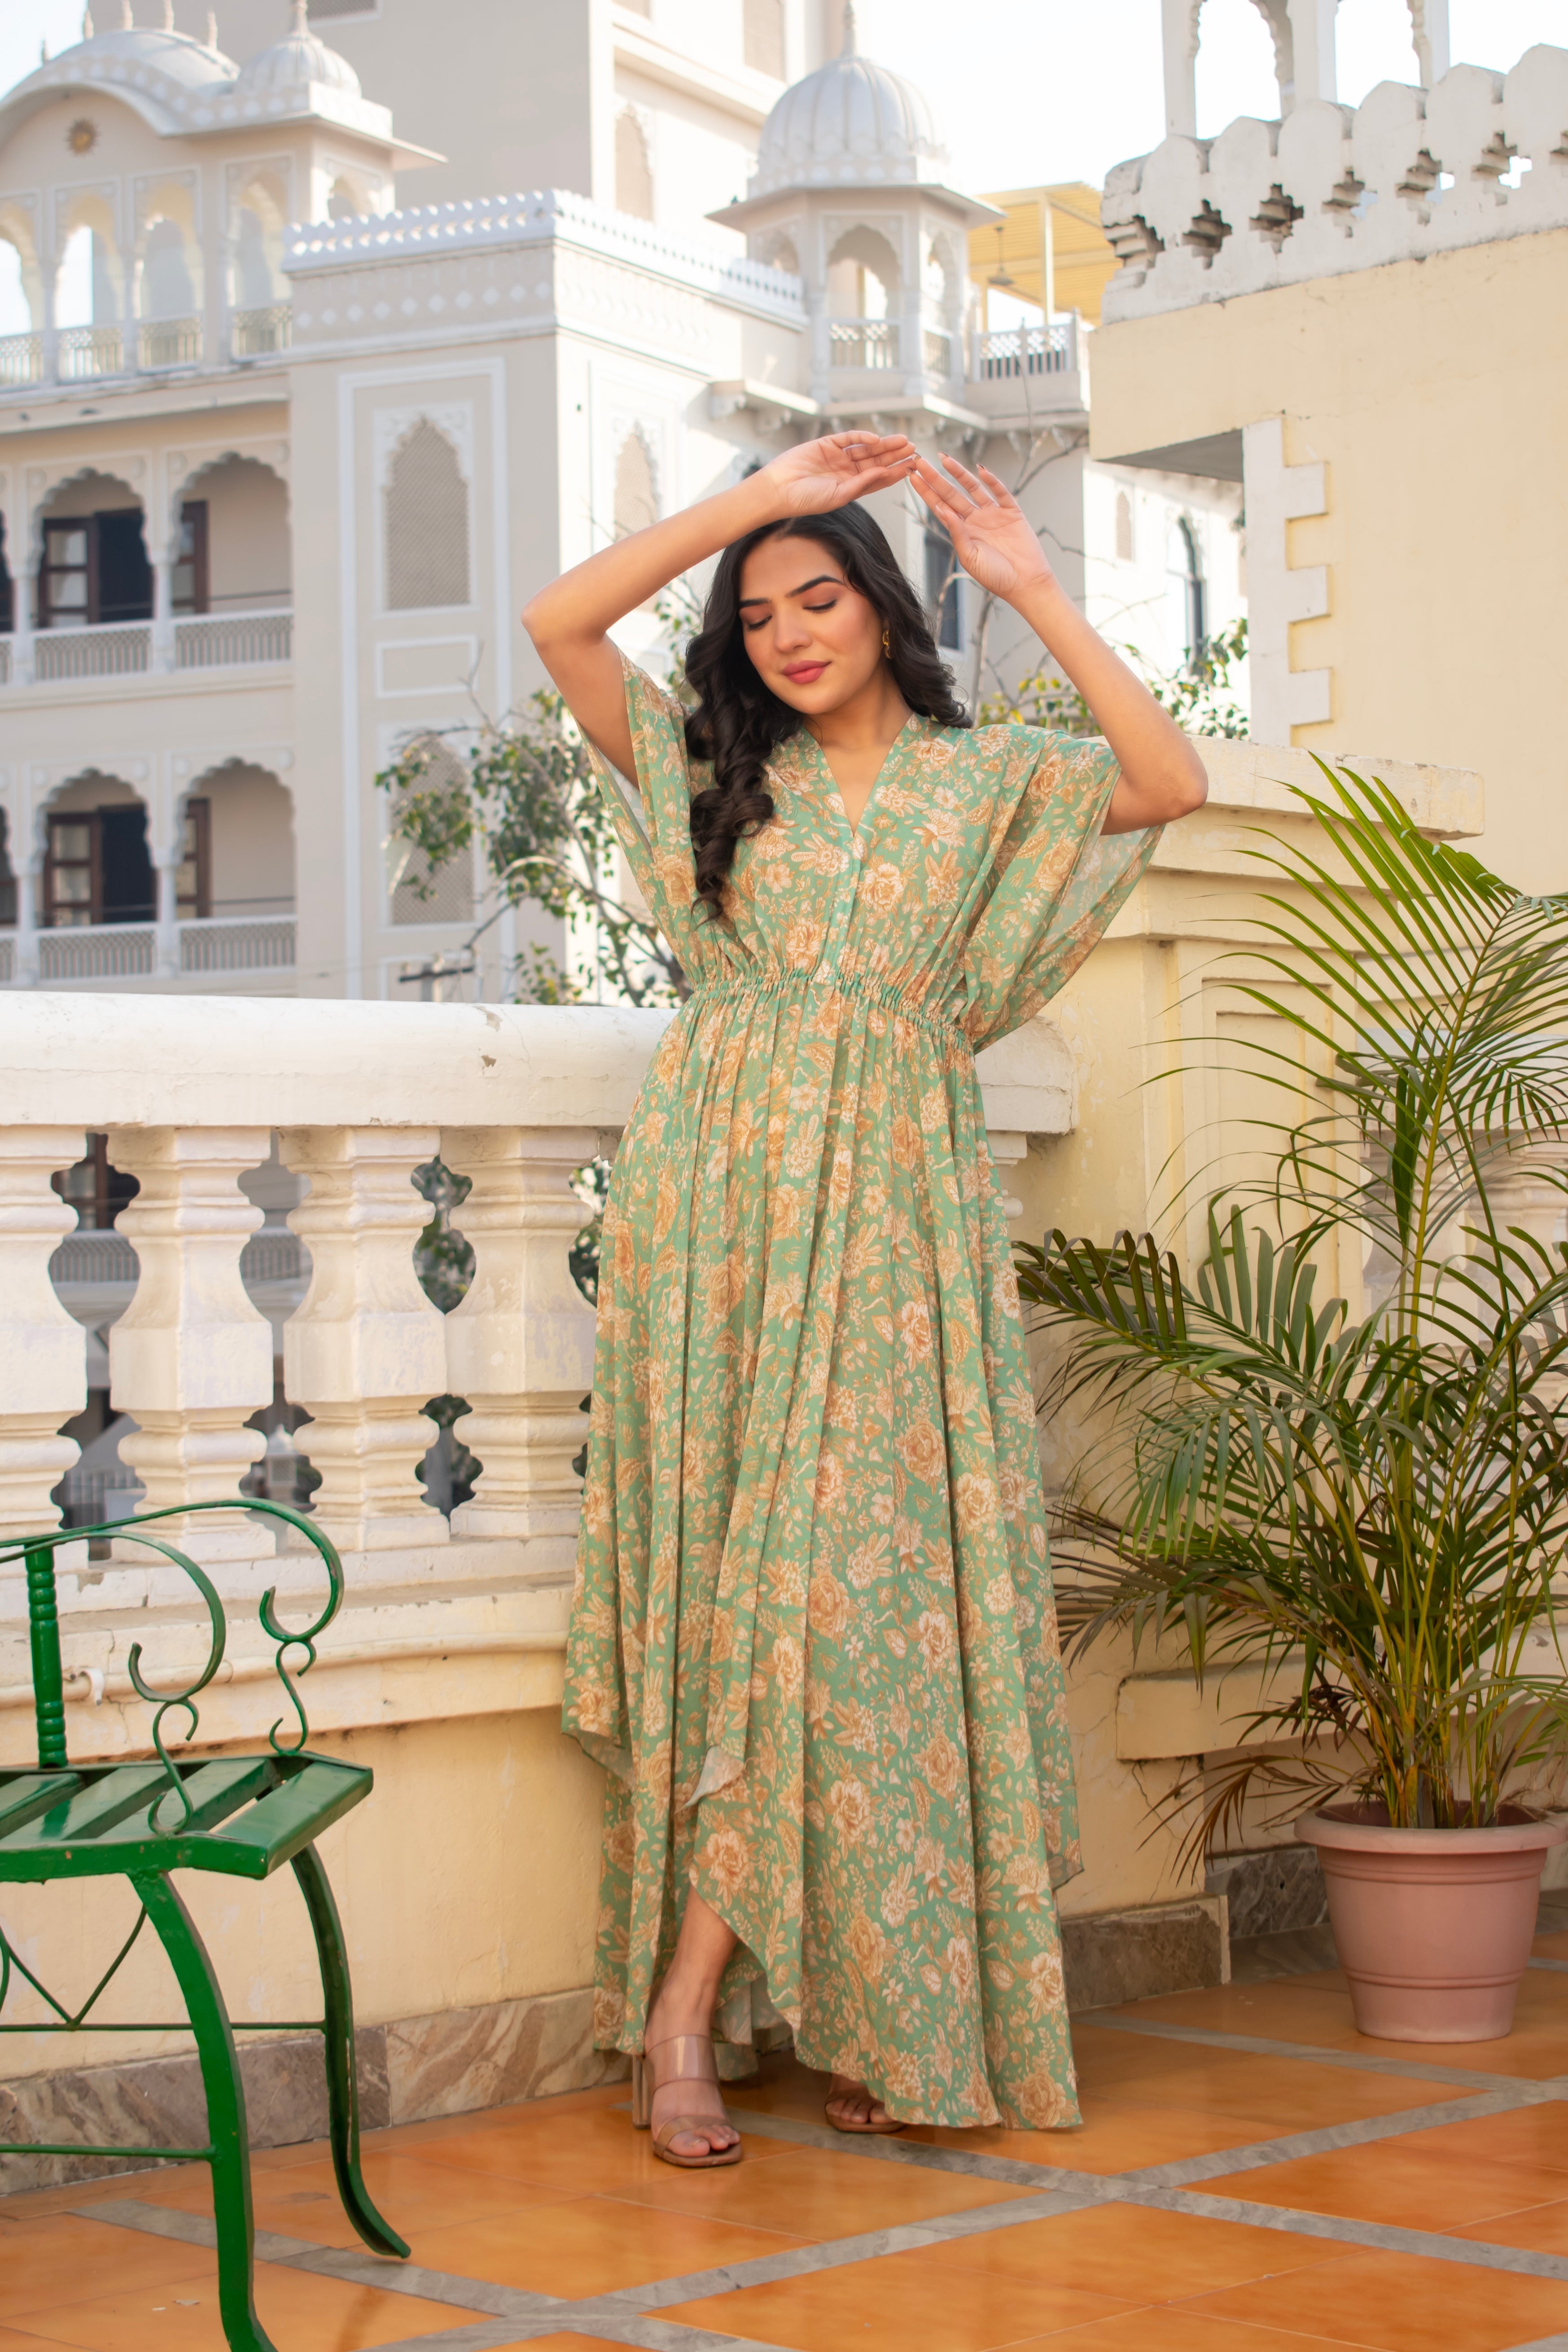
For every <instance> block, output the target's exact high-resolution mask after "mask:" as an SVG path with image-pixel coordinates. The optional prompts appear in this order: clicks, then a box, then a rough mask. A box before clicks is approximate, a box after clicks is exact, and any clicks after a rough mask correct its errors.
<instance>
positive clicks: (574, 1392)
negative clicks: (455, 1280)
mask: <svg viewBox="0 0 1568 2352" xmlns="http://www.w3.org/2000/svg"><path fill="white" fill-rule="evenodd" d="M596 1142H597V1138H596V1136H595V1133H594V1132H593V1131H592V1130H590V1129H571V1128H523V1127H497V1128H458V1129H447V1131H446V1132H445V1133H444V1134H443V1135H442V1138H441V1157H442V1159H443V1160H445V1161H446V1163H447V1167H448V1168H450V1169H452V1170H453V1171H454V1172H455V1173H457V1174H458V1175H462V1176H468V1177H471V1178H472V1180H473V1189H472V1191H471V1192H469V1194H468V1199H467V1200H466V1201H464V1202H462V1203H461V1205H460V1206H459V1207H458V1208H456V1209H454V1210H453V1212H452V1223H453V1224H454V1225H456V1227H457V1228H458V1232H459V1233H460V1234H462V1235H463V1236H464V1238H465V1239H466V1240H467V1241H468V1242H469V1243H470V1244H472V1247H473V1252H474V1258H475V1265H474V1279H473V1282H472V1283H471V1285H470V1286H469V1288H468V1295H467V1297H465V1298H464V1299H463V1300H462V1302H461V1304H460V1305H459V1306H458V1307H454V1309H453V1310H452V1312H451V1314H450V1315H448V1316H447V1318H446V1323H447V1330H446V1338H447V1388H448V1389H449V1391H451V1392H452V1393H453V1394H454V1395H457V1396H463V1397H467V1399H468V1412H467V1413H466V1414H465V1415H464V1416H463V1418H462V1419H461V1420H460V1421H459V1422H458V1423H457V1434H458V1436H459V1437H460V1438H461V1440H462V1442H463V1444H465V1445H467V1446H468V1447H470V1448H471V1449H472V1451H473V1452H474V1453H475V1454H478V1455H479V1460H480V1462H481V1463H482V1464H483V1465H484V1467H483V1471H482V1473H481V1475H480V1477H479V1484H478V1486H476V1487H475V1490H474V1496H473V1500H472V1501H471V1502H468V1503H464V1504H463V1505H461V1506H460V1507H459V1508H458V1510H457V1511H456V1512H454V1514H453V1517H452V1527H453V1531H454V1532H455V1533H456V1534H458V1535H464V1536H524V1537H527V1538H530V1539H531V1541H530V1561H529V1565H530V1566H531V1567H544V1566H552V1565H560V1566H561V1567H563V1568H566V1569H569V1568H570V1567H571V1565H572V1559H573V1553H574V1547H575V1542H576V1534H577V1517H578V1511H579V1508H580V1506H581V1501H582V1493H583V1488H582V1482H581V1480H580V1479H579V1478H578V1476H577V1474H576V1472H575V1471H574V1469H573V1467H572V1461H573V1456H574V1454H577V1453H578V1452H580V1450H581V1448H582V1445H583V1442H584V1438H585V1437H586V1435H587V1433H588V1423H587V1417H586V1415H585V1414H584V1412H582V1411H581V1409H580V1408H581V1406H582V1402H583V1399H584V1396H585V1395H586V1394H587V1392H588V1390H589V1388H590V1386H591V1384H592V1381H593V1378H594V1310H593V1308H592V1307H590V1306H589V1305H588V1302H587V1300H586V1299H585V1298H584V1296H583V1294H582V1292H581V1291H580V1290H579V1289H578V1287H577V1285H576V1283H575V1282H574V1280H573V1278H572V1270H571V1265H570V1264H569V1257H570V1253H571V1249H572V1244H573V1242H574V1240H575V1239H576V1236H577V1234H579V1233H580V1232H581V1231H582V1228H583V1226H584V1224H585V1223H587V1218H586V1216H585V1213H584V1208H583V1204H582V1202H580V1201H579V1200H578V1199H577V1198H576V1197H575V1195H574V1193H573V1192H572V1190H571V1188H570V1183H569V1181H568V1180H569V1178H570V1177H571V1174H572V1171H574V1169H576V1168H580V1167H581V1166H582V1165H583V1162H584V1160H591V1159H592V1158H593V1156H594V1152H595V1147H596ZM542 1548H545V1549H547V1550H548V1552H549V1554H550V1555H552V1557H550V1558H545V1557H543V1556H542ZM556 1553H559V1560H558V1561H557V1560H556V1559H554V1558H553V1555H554V1554H556Z"/></svg>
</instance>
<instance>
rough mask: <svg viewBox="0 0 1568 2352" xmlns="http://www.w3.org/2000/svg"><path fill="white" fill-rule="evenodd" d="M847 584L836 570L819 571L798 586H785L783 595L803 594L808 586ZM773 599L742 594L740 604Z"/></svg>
mask: <svg viewBox="0 0 1568 2352" xmlns="http://www.w3.org/2000/svg"><path fill="white" fill-rule="evenodd" d="M848 585H849V583H848V582H847V580H840V578H839V577H838V574H837V572H818V573H817V574H816V578H815V579H812V580H803V581H802V582H801V584H800V586H799V587H798V588H786V589H785V590H784V595H785V597H786V598H788V597H790V596H804V595H805V592H806V590H807V589H808V588H847V586H848ZM741 603H742V605H746V604H772V603H773V598H772V597H771V596H742V598H741Z"/></svg>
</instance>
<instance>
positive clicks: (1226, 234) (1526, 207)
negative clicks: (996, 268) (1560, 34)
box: [1101, 47, 1568, 325]
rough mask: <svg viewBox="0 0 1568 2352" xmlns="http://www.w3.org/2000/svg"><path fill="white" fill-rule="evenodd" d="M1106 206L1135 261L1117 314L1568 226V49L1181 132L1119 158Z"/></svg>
mask: <svg viewBox="0 0 1568 2352" xmlns="http://www.w3.org/2000/svg"><path fill="white" fill-rule="evenodd" d="M1524 166H1528V169H1523V168H1521V167H1524ZM1512 183H1517V184H1512ZM1101 218H1102V220H1103V222H1104V225H1105V231H1106V235H1107V236H1109V237H1110V241H1111V243H1112V245H1113V246H1114V247H1116V251H1117V254H1118V256H1119V257H1120V259H1121V264H1122V267H1121V270H1120V271H1119V272H1118V274H1117V275H1116V276H1115V277H1114V278H1112V279H1111V281H1110V285H1109V287H1108V288H1107V289H1106V294H1105V307H1104V318H1105V321H1106V323H1107V324H1108V325H1109V324H1113V323H1114V322H1116V321H1117V320H1130V319H1144V318H1151V317H1153V316H1155V315H1156V314H1158V313H1159V312H1162V311H1165V310H1184V309H1186V308H1188V307H1189V306H1190V305H1192V304H1194V303H1205V302H1223V301H1226V300H1227V299H1230V298H1231V297H1232V296H1234V295H1237V294H1250V293H1256V292H1258V291H1259V290H1261V289H1264V288H1267V287H1276V286H1291V285H1297V284H1300V282H1302V281H1303V280H1304V279H1308V278H1331V277H1338V276H1341V275H1342V274H1343V273H1344V272H1345V271H1347V270H1354V269H1366V268H1375V267H1377V266H1378V265H1379V264H1380V263H1384V262H1392V261H1404V260H1420V259H1424V258H1426V257H1427V256H1429V255H1432V254H1438V253H1447V252H1451V251H1452V250H1454V249H1455V248H1456V247H1460V246H1468V245H1479V244H1483V243H1490V242H1492V241H1493V240H1495V239H1497V238H1500V237H1514V236H1531V235H1532V234H1533V233H1535V232H1537V231H1539V230H1542V229H1552V228H1561V227H1563V226H1568V49H1559V48H1550V47H1537V48H1532V49H1530V50H1527V52H1526V53H1525V55H1524V56H1523V57H1522V58H1521V59H1520V61H1519V63H1518V64H1517V65H1516V66H1515V67H1514V68H1513V70H1512V72H1511V73H1506V74H1505V73H1494V72H1489V71H1487V70H1485V69H1484V68H1481V67H1479V66H1468V65H1461V66H1455V67H1453V68H1451V69H1450V70H1449V71H1448V72H1447V73H1446V74H1445V75H1444V76H1443V77H1442V79H1440V80H1439V81H1438V82H1437V83H1436V86H1435V87H1434V88H1433V89H1428V90H1421V89H1414V88H1410V87H1406V86H1405V84H1403V83H1398V82H1380V83H1379V84H1378V86H1377V88H1376V89H1373V91H1372V92H1371V94H1370V95H1369V96H1368V97H1367V98H1366V99H1364V100H1363V102H1362V104H1361V105H1360V106H1359V107H1349V106H1339V105H1335V104H1333V103H1332V102H1331V101H1330V100H1324V99H1317V100H1309V101H1307V102H1306V103H1303V104H1300V105H1297V106H1296V107H1294V108H1293V109H1292V110H1290V111H1289V113H1287V114H1286V116H1285V117H1284V120H1283V121H1279V122H1261V121H1256V120H1254V119H1252V118H1250V117H1243V118H1242V119H1241V120H1240V121H1236V122H1233V123H1231V124H1230V125H1229V127H1228V128H1227V129H1226V130H1225V131H1221V132H1220V134H1219V136H1218V137H1217V138H1215V139H1195V138H1191V137H1188V136H1186V135H1185V134H1175V135H1173V136H1172V137H1170V138H1167V139H1165V140H1163V142H1161V144H1160V145H1159V146H1158V147H1156V148H1155V149H1154V151H1153V152H1152V154H1149V155H1141V156H1137V157H1134V158H1133V159H1132V160H1131V162H1129V163H1119V164H1118V165H1117V166H1116V168H1115V170H1114V171H1113V172H1112V173H1110V177H1109V178H1108V180H1107V182H1106V186H1105V197H1104V203H1103V205H1102V208H1101Z"/></svg>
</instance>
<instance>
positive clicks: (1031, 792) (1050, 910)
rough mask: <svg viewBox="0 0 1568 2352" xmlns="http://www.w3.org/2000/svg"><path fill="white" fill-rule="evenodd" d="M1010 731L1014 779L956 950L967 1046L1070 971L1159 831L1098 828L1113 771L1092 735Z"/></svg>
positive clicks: (1007, 1028) (1006, 1022) (1032, 1007)
mask: <svg viewBox="0 0 1568 2352" xmlns="http://www.w3.org/2000/svg"><path fill="white" fill-rule="evenodd" d="M1009 732H1010V734H1011V735H1012V737H1013V743H1012V746H1011V751H1012V754H1013V757H1014V758H1015V759H1016V755H1017V752H1018V751H1019V750H1020V749H1023V750H1024V751H1025V752H1026V760H1025V763H1024V764H1025V782H1024V786H1023V790H1022V791H1021V793H1019V795H1018V798H1017V800H1016V803H1015V805H1014V809H1013V813H1012V816H1011V819H1010V821H1009V823H1008V824H1007V827H1006V831H1005V834H1004V836H1003V839H1002V843H1001V845H1000V847H999V849H998V851H997V855H996V866H995V872H996V877H997V878H996V881H995V886H994V888H993V890H992V892H991V895H990V897H989V898H988V899H987V900H986V903H985V907H984V911H983V913H982V915H981V917H980V919H979V921H978V922H977V923H976V924H975V926H974V929H973V931H972V932H971V934H970V938H969V944H968V949H967V951H966V953H965V957H964V978H965V982H966V983H967V1003H966V1008H965V1012H964V1016H963V1025H964V1027H965V1029H966V1030H967V1032H968V1034H969V1037H970V1040H971V1042H972V1043H973V1045H974V1047H975V1050H976V1051H978V1050H979V1049H980V1047H981V1046H983V1045H994V1044H995V1042H996V1040H997V1038H999V1037H1005V1036H1007V1035H1008V1034H1009V1033H1010V1032H1011V1031H1013V1030H1015V1029H1019V1028H1021V1027H1022V1026H1023V1024H1024V1023H1025V1022H1026V1021H1027V1020H1029V1019H1030V1018H1031V1017H1032V1015H1033V1014H1035V1013H1037V1012H1038V1011H1039V1010H1040V1007H1041V1006H1042V1005H1043V1004H1047V1003H1049V1001H1050V999H1051V998H1052V997H1053V996H1054V995H1055V994H1056V992H1057V991H1058V989H1059V988H1060V987H1061V986H1062V984H1063V983H1064V982H1066V981H1068V979H1070V978H1071V976H1072V974H1073V973H1074V972H1075V971H1077V970H1078V967H1079V964H1080V963H1081V962H1082V961H1083V960H1084V958H1085V956H1087V955H1088V953H1089V950H1090V949H1091V948H1092V947H1093V946H1094V945H1095V943H1096V941H1097V940H1100V938H1101V937H1102V936H1103V934H1104V932H1105V930H1106V929H1107V928H1108V926H1109V925H1110V920H1111V918H1112V917H1113V916H1114V915H1115V913H1116V911H1117V909H1118V908H1119V907H1120V906H1121V904H1122V902H1123V900H1124V899H1125V898H1127V897H1128V896H1129V894H1130V892H1131V889H1132V887H1133V886H1134V884H1135V883H1136V882H1137V881H1138V879H1139V877H1140V876H1141V875H1142V872H1143V870H1144V868H1145V866H1147V865H1148V863H1149V860H1150V859H1151V857H1152V856H1153V854H1154V848H1155V845H1156V843H1157V842H1158V841H1159V838H1160V832H1161V828H1160V827H1159V826H1158V825H1153V826H1150V827H1149V828H1147V829H1146V830H1145V831H1143V832H1142V833H1119V834H1111V835H1109V836H1107V835H1105V834H1103V833H1102V832H1101V831H1100V827H1101V824H1102V823H1103V821H1104V817H1105V813H1106V810H1107V808H1108V807H1109V806H1110V795H1111V793H1113V792H1114V791H1115V789H1116V783H1117V779H1118V777H1119V776H1120V775H1121V768H1120V766H1119V764H1118V762H1117V760H1116V758H1115V756H1114V754H1113V753H1112V751H1111V750H1110V745H1109V744H1108V743H1106V742H1104V741H1102V740H1100V738H1099V737H1094V738H1091V739H1089V740H1084V739H1082V738H1080V737H1076V736H1070V735H1056V734H1050V733H1047V732H1046V731H1045V730H1041V729H1038V728H1014V729H1012V730H1009ZM1019 738H1024V739H1026V741H1025V743H1024V744H1023V745H1022V746H1021V745H1020V743H1019V740H1018V739H1019Z"/></svg>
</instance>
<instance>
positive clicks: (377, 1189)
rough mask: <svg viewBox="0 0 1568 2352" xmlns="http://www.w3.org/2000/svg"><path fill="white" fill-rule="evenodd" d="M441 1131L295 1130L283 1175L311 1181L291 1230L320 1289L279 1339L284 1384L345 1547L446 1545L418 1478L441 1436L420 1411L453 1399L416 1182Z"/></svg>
mask: <svg viewBox="0 0 1568 2352" xmlns="http://www.w3.org/2000/svg"><path fill="white" fill-rule="evenodd" d="M436 1146H437V1136H436V1133H435V1130H434V1129H426V1128H411V1127H388V1128H377V1127H325V1128H316V1127H313V1128H286V1129H283V1131H282V1132H281V1134H280V1135H279V1154H280V1156H281V1158H282V1160H283V1162H284V1165H285V1166H286V1167H288V1168H290V1169H292V1171H294V1173H295V1174H296V1175H297V1176H308V1177H309V1178H310V1196H309V1198H308V1199H307V1200H306V1201H305V1202H304V1203H303V1205H302V1206H301V1207H300V1208H298V1209H294V1210H291V1211H290V1212H289V1224H290V1225H291V1226H292V1227H293V1229H294V1231H295V1232H296V1233H297V1234H299V1236H300V1240H301V1241H302V1242H304V1243H305V1244H306V1246H307V1247H308V1248H309V1250H310V1259H311V1267H312V1272H311V1276H310V1289H309V1290H308V1291H307V1292H306V1294H305V1298H304V1303H303V1305H302V1306H300V1308H299V1309H298V1310H297V1312H296V1313H295V1314H294V1315H292V1316H291V1317H290V1318H289V1321H288V1323H286V1324H285V1326H284V1328H283V1369H284V1382H285V1386H286V1389H287V1391H288V1394H289V1397H290V1399H291V1400H292V1401H293V1402H296V1403H298V1404H300V1405H301V1406H302V1407H303V1409H304V1410H305V1412H308V1413H309V1414H310V1428H309V1429H308V1430H306V1431H305V1432H304V1433H303V1434H302V1437H301V1441H300V1443H301V1446H302V1450H303V1451H304V1453H305V1454H307V1455H308V1456H309V1457H310V1461H311V1462H312V1463H313V1464H314V1465H315V1467H316V1469H317V1470H319V1471H320V1472H321V1486H320V1488H319V1489H318V1491H317V1494H316V1496H315V1510H316V1514H317V1517H318V1518H319V1520H320V1522H321V1526H322V1527H323V1528H325V1530H326V1532H327V1534H328V1535H329V1536H331V1539H332V1541H333V1542H334V1543H335V1544H337V1545H339V1546H340V1547H341V1548H342V1549H348V1550H356V1551H362V1550H384V1549H389V1548H391V1547H394V1546H398V1545H403V1544H421V1545H427V1544H432V1543H445V1542H446V1540H447V1522H446V1520H445V1519H444V1518H443V1517H442V1516H441V1514H440V1512H439V1511H437V1510H434V1509H432V1508H431V1507H430V1505H429V1504H428V1503H426V1500H425V1497H424V1492H423V1490H422V1488H421V1487H420V1486H419V1483H418V1481H417V1479H416V1476H415V1471H416V1466H417V1465H418V1463H419V1462H420V1460H421V1459H422V1457H423V1456H424V1454H425V1453H426V1450H427V1449H428V1447H429V1446H430V1445H431V1444H432V1443H433V1442H434V1440H435V1436H436V1425H435V1423H434V1422H432V1421H431V1420H430V1419H429V1418H428V1416H427V1415H426V1413H425V1412H423V1411H422V1409H421V1408H422V1407H423V1406H424V1404H425V1403H426V1402H427V1401H428V1399H430V1398H431V1397H435V1396H440V1395H442V1394H443V1393H444V1392H445V1391H446V1388H447V1360H446V1345H445V1339H444V1335H443V1330H442V1318H441V1317H440V1315H439V1314H438V1313H437V1310H436V1308H435V1307H432V1306H431V1304H430V1302H429V1300H428V1299H427V1298H426V1296H425V1293H424V1291H423V1290H422V1289H421V1287H420V1285H419V1278H418V1276H417V1275H416V1273H415V1271H414V1244H415V1243H416V1241H417V1239H418V1237H419V1234H421V1232H422V1231H423V1230H424V1228H425V1226H426V1224H427V1223H428V1222H429V1217H430V1211H429V1206H428V1204H427V1202H426V1201H425V1200H423V1199H422V1197H421V1196H420V1194H419V1193H417V1192H416V1191H415V1189H414V1185H413V1181H412V1179H413V1174H414V1171H415V1169H416V1168H418V1167H420V1166H422V1165H423V1164H424V1162H425V1161H426V1160H433V1159H434V1158H435V1157H436Z"/></svg>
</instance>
